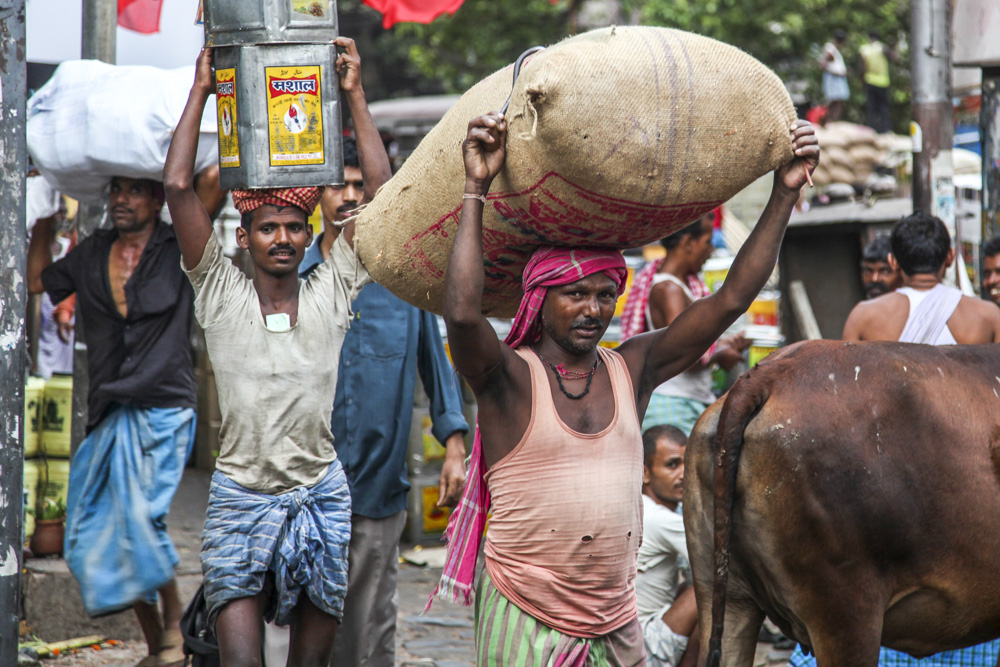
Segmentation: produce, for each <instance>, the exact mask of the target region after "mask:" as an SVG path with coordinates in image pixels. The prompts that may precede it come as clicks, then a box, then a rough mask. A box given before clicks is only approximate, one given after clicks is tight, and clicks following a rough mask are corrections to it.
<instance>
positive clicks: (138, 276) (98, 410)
mask: <svg viewBox="0 0 1000 667" xmlns="http://www.w3.org/2000/svg"><path fill="white" fill-rule="evenodd" d="M163 202H164V192H163V186H162V185H161V184H160V183H156V182H153V181H148V180H141V179H132V178H123V177H117V178H114V179H112V181H111V188H110V193H109V195H108V212H109V216H110V218H111V222H112V224H113V227H112V228H111V229H100V230H97V231H96V232H94V233H93V234H92V235H91V236H89V237H88V238H86V239H85V240H84V241H82V242H81V243H80V244H79V245H77V246H76V247H75V248H74V249H73V250H71V251H70V252H69V253H68V254H67V255H66V256H65V257H63V258H62V259H60V260H59V261H57V262H55V263H52V251H51V248H52V244H53V241H54V230H53V227H52V222H53V219H52V218H46V219H42V220H39V221H38V223H37V224H36V226H35V229H34V230H33V233H32V236H31V244H30V246H29V248H28V291H29V292H31V293H32V294H36V293H39V292H42V291H44V292H46V293H47V294H48V295H49V296H50V297H51V299H52V302H53V303H59V302H61V301H62V300H63V299H65V298H67V297H69V296H70V295H71V294H76V295H77V300H76V307H77V315H78V316H79V317H80V318H81V319H82V321H83V322H84V323H85V327H84V338H85V341H84V342H85V343H86V344H87V366H88V372H89V375H90V388H89V391H88V393H87V437H86V439H84V441H83V442H82V443H81V444H80V447H79V449H78V450H77V451H76V454H75V455H74V456H73V460H72V463H71V464H70V478H69V489H68V492H67V502H66V545H65V549H64V553H65V557H66V562H67V564H68V565H69V568H70V571H71V572H72V573H73V576H74V577H75V578H76V580H77V582H79V584H80V592H81V595H82V597H83V603H84V607H85V608H86V610H87V613H88V614H91V615H95V616H96V615H102V614H108V613H112V612H115V611H120V610H122V609H128V608H129V607H132V608H133V609H134V610H135V613H136V616H137V617H138V619H139V625H140V627H141V628H142V632H143V635H144V636H145V638H146V643H147V645H148V647H149V657H148V658H147V659H146V661H144V663H145V664H146V665H157V664H160V663H161V662H162V663H166V664H170V663H174V662H177V661H178V660H183V658H184V655H183V652H182V650H181V644H182V639H181V634H180V624H179V623H180V618H181V613H182V611H183V609H182V606H181V602H180V599H179V597H178V592H177V583H176V581H175V578H174V568H175V567H176V566H177V563H178V560H179V559H178V556H177V552H176V550H175V549H174V546H173V544H172V542H171V541H170V538H169V536H168V535H167V527H166V517H167V512H168V510H169V508H170V503H171V501H172V500H173V497H174V493H175V492H176V491H177V486H178V484H180V481H181V473H182V472H183V470H184V464H185V462H186V461H187V457H188V455H189V453H190V451H191V446H192V444H193V442H194V430H195V406H196V405H197V397H196V387H195V381H194V368H193V359H192V355H191V347H190V344H189V343H188V336H189V335H190V332H191V324H192V317H193V313H192V307H191V305H192V301H193V299H194V293H193V292H192V290H191V285H190V284H189V283H188V281H187V279H186V278H185V277H184V273H183V272H182V271H181V266H180V257H181V255H180V248H179V245H178V241H177V236H176V235H175V233H174V228H173V227H171V226H170V225H168V224H166V223H164V222H163V221H161V220H160V210H161V209H162V208H163ZM158 594H159V600H160V601H161V602H162V604H163V614H162V616H161V615H160V611H159V610H158V609H157V597H158ZM144 667H145V666H144Z"/></svg>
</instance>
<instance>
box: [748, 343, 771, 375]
mask: <svg viewBox="0 0 1000 667" xmlns="http://www.w3.org/2000/svg"><path fill="white" fill-rule="evenodd" d="M777 349H778V342H777V341H757V340H755V341H754V342H753V345H751V346H750V353H749V355H748V356H747V364H748V365H749V366H750V368H753V367H754V366H756V365H757V364H759V363H760V362H761V361H763V360H764V358H765V357H767V355H769V354H771V353H772V352H774V351H776V350H777Z"/></svg>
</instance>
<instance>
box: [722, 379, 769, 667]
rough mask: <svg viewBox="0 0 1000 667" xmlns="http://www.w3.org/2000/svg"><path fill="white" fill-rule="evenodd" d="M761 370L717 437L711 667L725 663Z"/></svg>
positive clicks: (735, 393)
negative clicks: (740, 478)
mask: <svg viewBox="0 0 1000 667" xmlns="http://www.w3.org/2000/svg"><path fill="white" fill-rule="evenodd" d="M763 380H764V377H763V374H762V373H761V372H760V370H759V369H752V370H751V371H750V372H749V373H747V374H746V375H744V376H743V377H741V378H740V379H739V380H738V381H737V382H736V384H735V385H733V388H732V389H731V390H730V391H729V395H728V396H727V397H726V402H725V403H724V404H723V406H722V414H721V415H720V416H719V426H718V429H717V430H716V436H715V452H714V454H715V458H714V463H715V480H714V485H713V486H714V493H713V495H714V496H715V555H714V564H715V575H714V584H713V591H712V635H711V639H710V640H709V643H708V662H707V667H719V665H720V663H721V662H722V629H723V624H724V619H725V612H726V586H727V584H728V583H729V544H730V535H731V529H732V525H731V524H732V516H733V501H734V496H735V495H736V474H737V472H738V470H739V463H740V454H741V453H742V451H743V430H744V429H745V428H746V425H747V423H748V422H749V421H750V419H752V418H753V416H754V415H755V414H756V413H757V412H758V411H759V410H760V408H761V406H763V405H764V403H765V402H766V401H767V398H768V395H769V394H770V390H769V389H770V387H769V383H767V382H766V381H763Z"/></svg>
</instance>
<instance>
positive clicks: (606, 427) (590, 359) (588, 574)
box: [435, 112, 819, 665]
mask: <svg viewBox="0 0 1000 667" xmlns="http://www.w3.org/2000/svg"><path fill="white" fill-rule="evenodd" d="M505 132H506V124H505V121H504V118H503V116H501V115H500V114H499V113H495V112H494V113H490V114H487V115H485V116H481V117H479V118H476V119H474V120H472V121H471V122H470V123H469V129H468V135H467V137H466V140H465V142H464V143H463V154H464V160H465V172H466V182H465V195H464V197H463V202H462V204H463V206H462V213H461V221H460V223H459V225H458V231H457V234H456V237H455V242H454V245H453V247H452V251H451V258H450V260H449V265H448V270H447V274H446V277H445V299H444V311H445V312H444V317H445V322H446V324H447V327H448V339H449V341H450V342H451V351H452V358H453V360H454V362H455V366H456V368H457V369H458V371H459V372H460V373H462V375H463V376H464V377H465V379H466V380H467V381H468V383H469V385H470V387H471V388H472V390H473V391H474V392H475V394H476V398H477V400H478V402H479V431H478V433H477V437H476V440H475V444H474V447H473V453H472V460H471V464H470V471H469V481H468V483H467V485H466V491H465V493H464V495H463V497H462V501H461V502H460V503H459V508H458V511H457V512H456V513H455V514H453V515H452V520H451V522H450V525H449V528H448V535H449V548H448V557H447V559H446V563H445V569H444V573H443V575H442V579H441V582H440V584H439V586H438V589H437V591H435V593H436V594H438V595H440V596H442V597H445V598H452V599H461V600H463V601H465V602H467V603H471V600H472V594H473V593H472V588H473V577H474V572H475V561H476V555H477V552H478V549H479V543H480V537H481V535H482V530H483V527H484V525H485V521H486V512H487V510H488V509H490V508H492V516H491V518H490V528H489V531H488V533H487V537H486V553H485V556H486V558H485V562H486V571H485V573H484V575H483V577H482V580H481V582H480V584H479V590H478V595H477V598H478V600H477V619H478V625H477V629H476V632H477V635H476V637H477V649H476V650H477V656H476V659H477V664H479V665H514V664H521V661H522V660H525V659H528V657H529V656H531V658H532V659H533V660H534V661H535V663H536V664H549V663H550V662H552V663H555V664H568V665H639V664H644V662H645V651H644V649H643V639H642V629H641V627H640V626H639V621H638V615H637V608H636V597H635V586H634V580H635V575H636V554H637V550H638V548H639V542H640V541H641V537H642V511H641V502H642V501H641V498H642V495H641V491H642V465H643V450H642V434H641V432H640V428H639V424H640V422H641V420H642V415H643V414H644V413H645V411H646V406H647V404H648V403H649V397H650V395H651V393H652V391H653V389H654V388H655V387H657V386H658V385H660V384H661V383H663V382H664V381H666V380H667V379H669V378H670V377H672V376H674V375H676V374H678V373H680V372H682V371H683V370H684V369H686V368H688V367H690V366H691V364H693V363H695V362H696V361H697V360H698V358H699V357H701V355H702V354H703V353H704V352H705V351H706V350H707V349H708V348H709V346H710V345H711V344H712V342H714V341H715V340H716V339H718V338H719V336H720V335H721V334H722V333H723V332H724V331H725V330H726V328H727V327H728V326H729V325H730V324H732V323H733V322H734V321H735V320H736V318H737V317H738V316H739V315H740V314H742V313H743V312H745V311H746V309H747V307H749V305H750V303H751V301H752V300H753V298H754V296H755V295H756V294H757V293H758V291H759V290H760V289H761V287H763V285H764V282H765V281H766V280H767V277H768V276H769V275H770V274H771V271H772V270H773V268H774V264H775V261H776V260H777V254H778V247H779V245H780V243H781V238H782V236H783V234H784V230H785V226H786V225H787V223H788V218H789V215H790V214H791V211H792V207H793V205H794V203H795V201H796V200H797V198H798V195H799V189H800V188H801V187H802V185H803V184H804V183H805V182H806V170H807V169H810V170H811V169H814V168H815V166H816V165H817V164H818V160H819V145H818V144H817V142H816V138H815V134H814V132H813V129H812V127H811V126H810V125H809V124H808V123H806V122H804V121H797V122H796V124H795V125H794V126H793V127H792V128H791V129H790V133H791V138H792V146H793V150H794V157H793V158H792V159H791V160H790V162H789V163H788V164H787V165H785V166H784V167H781V168H780V169H778V170H777V171H776V174H775V183H774V190H773V192H772V196H771V200H770V202H769V203H768V206H767V208H766V209H765V211H764V213H763V215H762V217H761V220H760V221H759V222H758V223H757V226H756V227H755V228H754V231H753V233H752V234H751V235H750V237H749V238H748V239H747V242H746V243H745V244H744V246H743V249H742V250H741V251H740V254H739V256H738V257H737V258H736V260H735V261H734V262H733V267H732V270H731V272H730V274H729V279H728V280H727V281H726V283H725V286H724V287H722V288H721V289H720V290H719V292H717V293H716V294H713V295H711V296H708V297H705V298H704V299H699V300H697V301H695V302H694V303H692V304H691V305H690V306H689V307H688V308H687V309H685V310H684V312H682V313H681V314H680V315H678V316H677V318H676V319H675V320H674V321H673V323H672V324H671V326H670V327H667V328H665V329H659V330H656V331H653V332H649V333H646V334H642V335H639V336H636V337H634V338H632V339H630V340H628V341H627V342H625V343H623V344H622V345H621V346H620V347H619V348H618V349H617V350H615V351H611V350H607V349H605V348H603V347H599V346H598V342H599V341H600V339H601V337H602V336H603V335H604V332H605V330H606V329H607V327H608V324H609V323H610V321H611V318H612V316H613V315H614V311H615V303H616V301H617V299H618V296H619V295H620V294H621V292H622V291H623V289H624V286H625V275H626V270H625V261H624V258H623V257H622V255H621V253H620V252H618V251H614V250H608V249H601V248H569V247H542V248H539V249H538V250H537V251H536V252H535V253H534V254H533V255H532V256H531V258H530V260H529V261H528V264H527V266H526V267H525V270H524V281H523V287H524V297H523V299H522V301H521V305H520V308H519V310H518V314H517V317H516V318H515V321H514V324H513V328H512V329H511V333H510V335H509V336H508V337H507V339H506V341H504V342H501V341H499V340H498V339H497V336H496V333H495V332H494V330H493V327H492V326H491V325H490V323H489V321H488V320H487V319H486V318H485V317H483V315H482V296H483V286H484V270H483V243H482V235H483V224H482V218H483V207H484V205H485V204H486V197H485V195H486V193H487V192H488V191H489V187H490V183H491V182H492V180H493V178H494V177H495V176H496V175H497V173H498V172H499V171H500V169H501V168H502V167H503V164H504V157H505ZM501 636H506V637H507V638H508V641H497V639H496V638H497V637H501Z"/></svg>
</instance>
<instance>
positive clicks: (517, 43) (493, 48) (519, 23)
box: [394, 0, 569, 93]
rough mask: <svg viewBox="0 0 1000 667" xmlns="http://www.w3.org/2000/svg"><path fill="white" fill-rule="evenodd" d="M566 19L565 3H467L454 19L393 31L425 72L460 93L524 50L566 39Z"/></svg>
mask: <svg viewBox="0 0 1000 667" xmlns="http://www.w3.org/2000/svg"><path fill="white" fill-rule="evenodd" d="M568 14H569V11H568V3H567V1H566V0H560V1H559V2H556V3H554V4H553V3H552V2H550V0H465V3H464V4H463V5H462V7H461V8H460V9H459V10H458V11H457V12H455V14H454V15H453V16H450V17H449V16H442V17H439V18H438V19H437V20H435V21H434V22H433V23H431V24H430V25H419V24H416V23H407V24H400V25H399V26H398V27H396V28H394V30H395V32H396V34H397V37H398V38H400V39H403V40H407V41H408V42H409V44H410V47H409V55H410V60H411V62H413V63H414V64H416V66H417V67H418V68H419V69H420V71H421V72H423V73H424V74H425V75H426V76H429V77H434V78H436V79H438V80H440V81H441V82H442V83H443V84H444V87H445V88H446V89H447V90H448V91H449V92H453V93H461V92H464V91H465V90H467V89H468V88H470V87H471V86H472V85H473V84H474V83H476V82H477V81H479V80H480V79H482V78H483V77H485V76H487V75H489V74H492V73H493V72H495V71H496V70H498V69H500V68H501V67H505V66H506V65H509V64H510V63H512V62H514V61H515V60H516V59H517V57H518V56H519V55H521V53H522V52H523V51H525V50H526V49H528V48H530V47H532V46H537V45H543V46H544V45H549V44H552V43H553V42H557V41H559V40H560V39H562V38H563V37H565V36H566V32H567V27H566V26H567V17H568Z"/></svg>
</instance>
